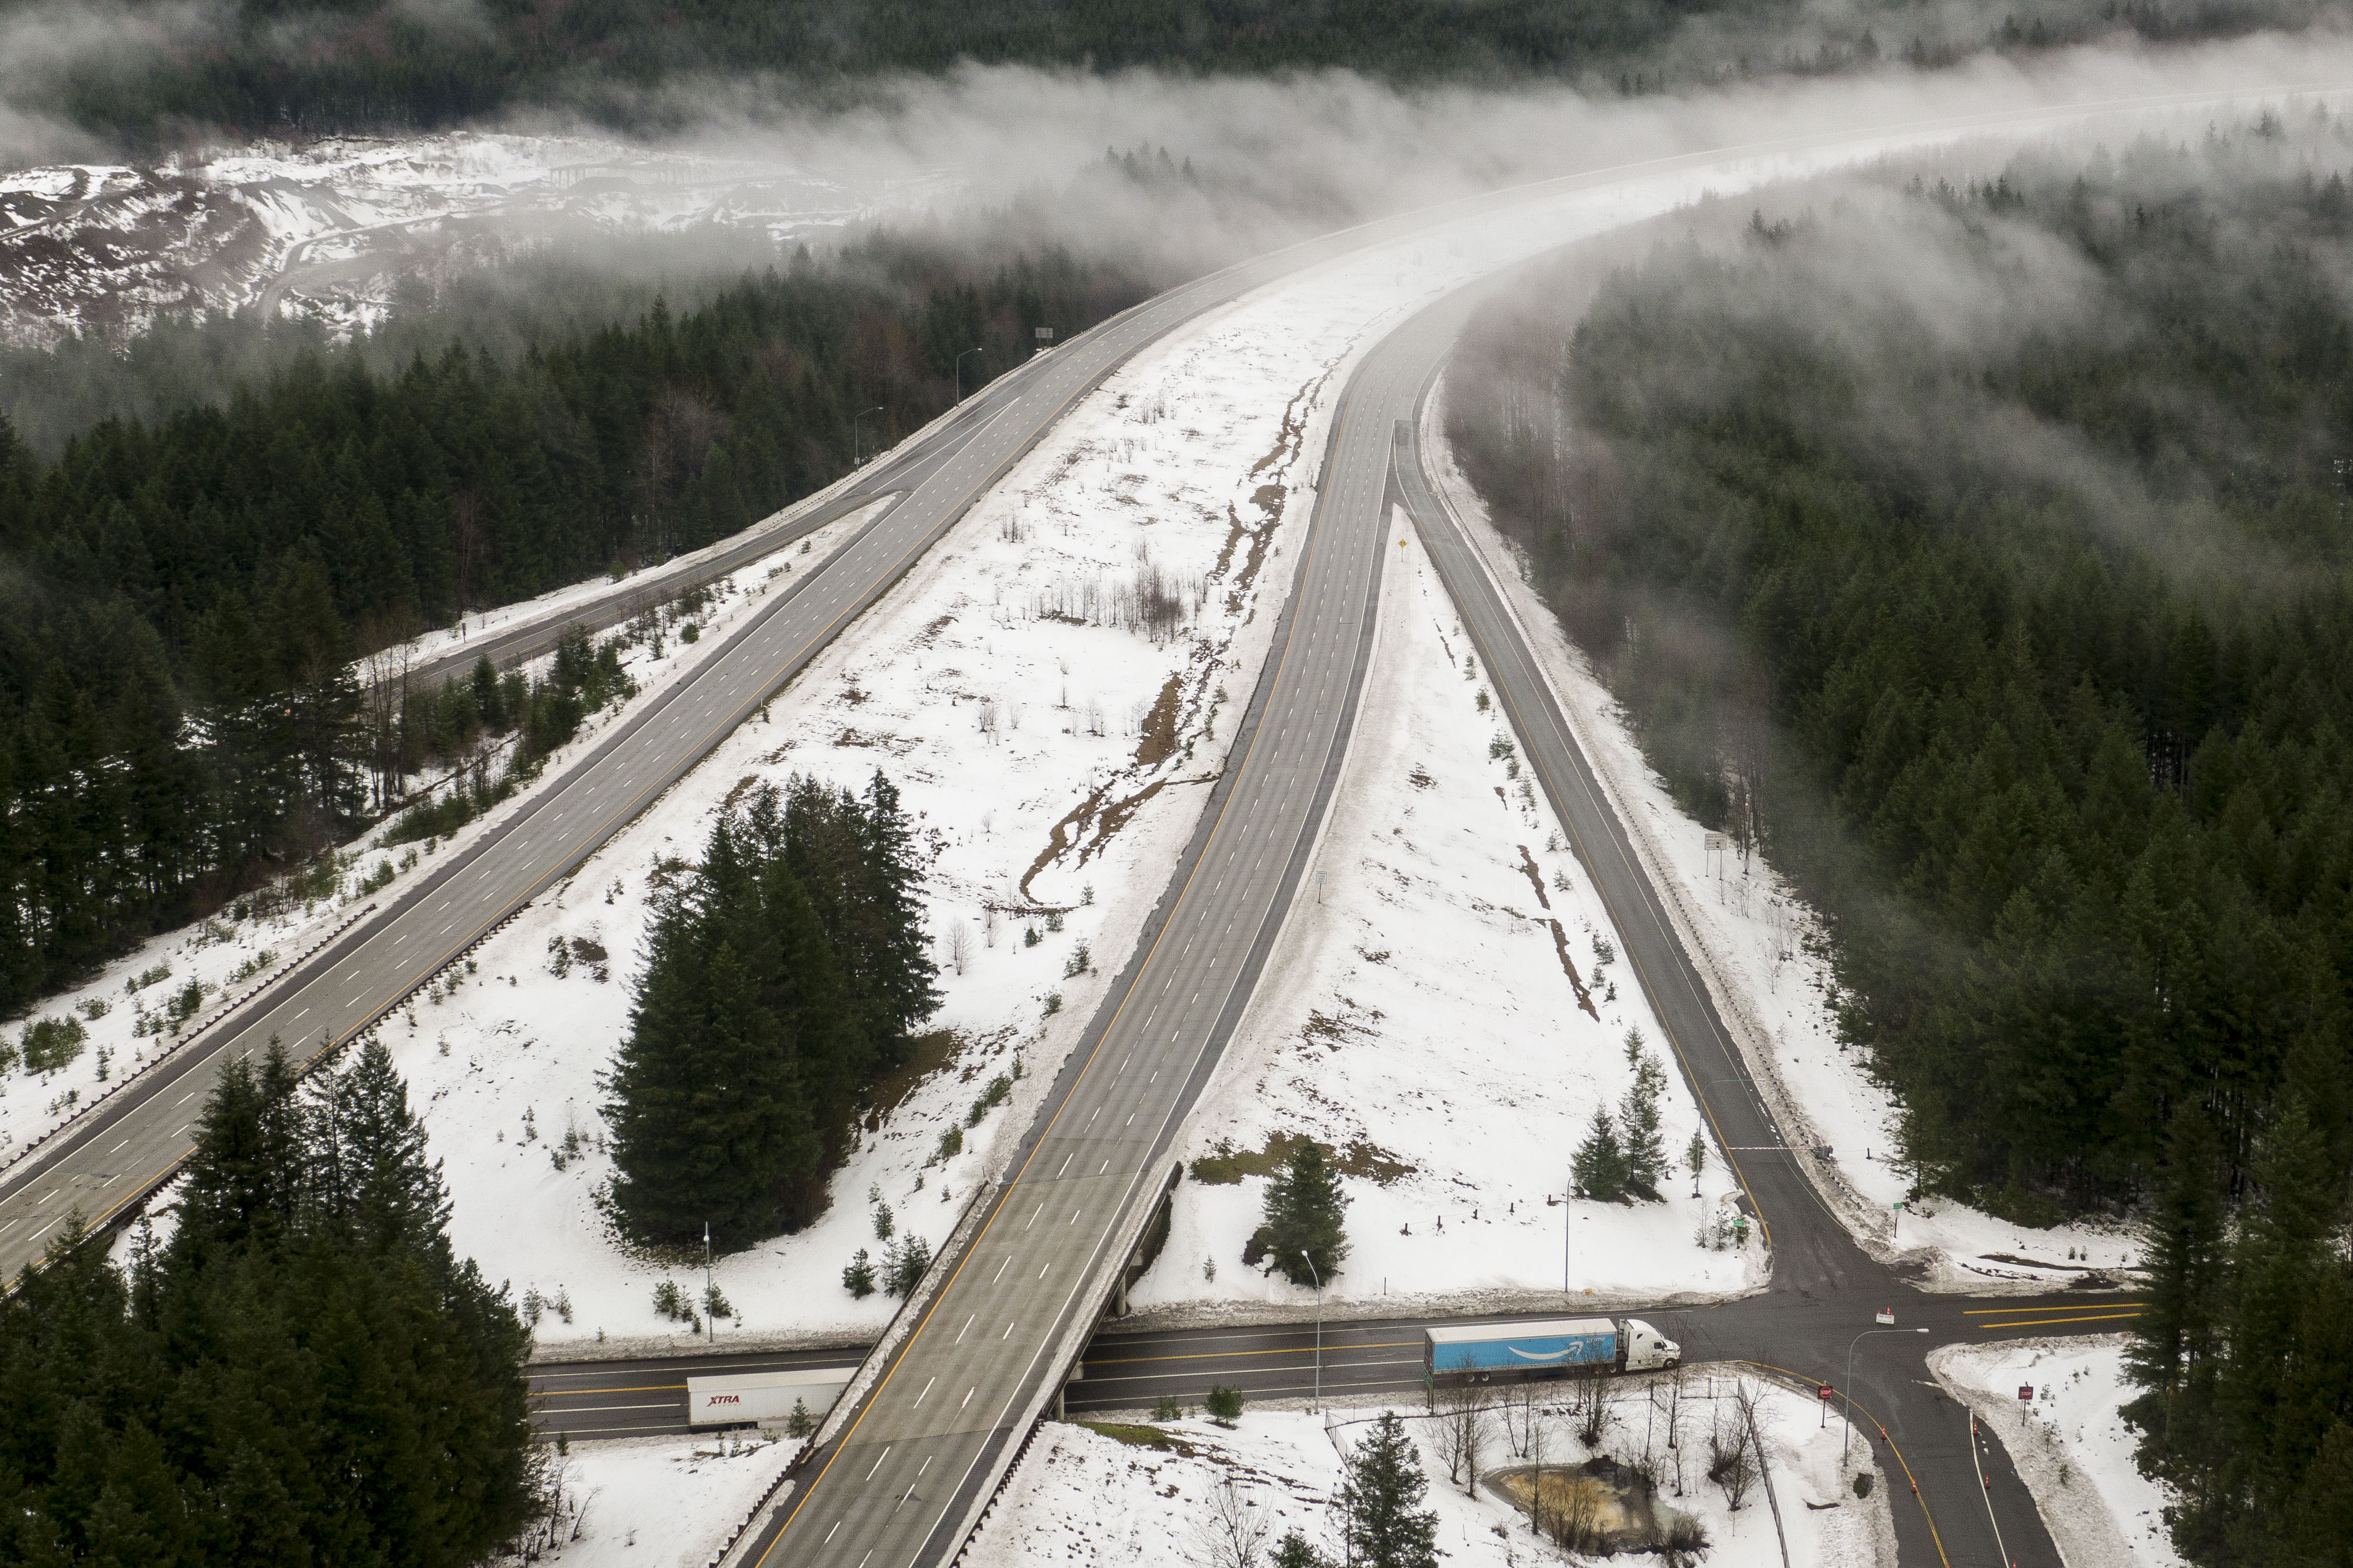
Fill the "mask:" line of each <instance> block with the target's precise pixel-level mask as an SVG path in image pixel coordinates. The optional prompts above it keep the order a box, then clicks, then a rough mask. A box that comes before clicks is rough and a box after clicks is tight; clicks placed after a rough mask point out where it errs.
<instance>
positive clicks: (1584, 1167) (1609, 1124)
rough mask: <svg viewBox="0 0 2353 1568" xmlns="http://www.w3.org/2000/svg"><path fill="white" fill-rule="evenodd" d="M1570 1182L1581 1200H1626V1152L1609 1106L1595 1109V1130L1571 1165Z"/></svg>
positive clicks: (1578, 1150) (1612, 1201)
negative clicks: (1612, 1119) (1619, 1140)
mask: <svg viewBox="0 0 2353 1568" xmlns="http://www.w3.org/2000/svg"><path fill="white" fill-rule="evenodd" d="M1569 1181H1570V1183H1571V1190H1572V1191H1573V1192H1574V1193H1575V1194H1576V1195H1577V1196H1578V1197H1580V1198H1590V1199H1592V1200H1593V1201H1594V1202H1596V1203H1604V1204H1614V1203H1619V1202H1621V1201H1622V1200H1623V1199H1624V1198H1625V1195H1626V1149H1625V1145H1623V1144H1622V1143H1620V1142H1618V1124H1617V1123H1616V1122H1615V1121H1611V1120H1610V1117H1609V1107H1608V1106H1606V1105H1597V1106H1595V1107H1594V1108H1593V1127H1592V1130H1591V1131H1588V1132H1587V1133H1586V1135H1585V1141H1584V1142H1581V1143H1579V1144H1578V1145H1577V1153H1576V1155H1575V1157H1574V1158H1572V1159H1571V1161H1570V1162H1569Z"/></svg>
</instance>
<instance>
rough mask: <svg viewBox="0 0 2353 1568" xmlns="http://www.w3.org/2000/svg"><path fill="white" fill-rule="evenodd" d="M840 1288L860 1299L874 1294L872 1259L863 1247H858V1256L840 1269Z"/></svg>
mask: <svg viewBox="0 0 2353 1568" xmlns="http://www.w3.org/2000/svg"><path fill="white" fill-rule="evenodd" d="M841 1288H842V1289H845V1290H847V1291H849V1293H850V1295H851V1296H853V1297H855V1298H856V1299H857V1300H860V1301H863V1300H866V1298H867V1297H869V1296H871V1295H872V1294H874V1260H873V1259H872V1258H870V1257H868V1256H867V1252H866V1249H865V1248H864V1247H860V1248H859V1249H858V1256H857V1257H855V1258H851V1259H850V1260H849V1267H848V1268H844V1269H843V1270H842V1271H841Z"/></svg>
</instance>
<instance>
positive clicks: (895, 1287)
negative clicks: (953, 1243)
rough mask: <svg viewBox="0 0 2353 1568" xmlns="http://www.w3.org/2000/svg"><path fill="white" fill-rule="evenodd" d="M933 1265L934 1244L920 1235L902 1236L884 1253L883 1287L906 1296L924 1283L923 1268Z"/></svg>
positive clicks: (897, 1294)
mask: <svg viewBox="0 0 2353 1568" xmlns="http://www.w3.org/2000/svg"><path fill="white" fill-rule="evenodd" d="M931 1266H932V1244H931V1243H930V1242H928V1241H925V1240H924V1239H923V1237H920V1236H907V1237H901V1238H900V1239H899V1240H897V1241H895V1242H893V1243H892V1244H891V1246H890V1247H888V1248H887V1249H885V1251H884V1252H883V1254H882V1272H883V1281H882V1288H883V1289H885V1290H888V1291H889V1292H890V1293H891V1294H892V1295H893V1296H905V1295H907V1294H908V1293H910V1292H911V1291H913V1289H914V1288H915V1287H916V1286H917V1285H918V1284H920V1283H922V1281H923V1270H925V1269H926V1268H930V1267H931Z"/></svg>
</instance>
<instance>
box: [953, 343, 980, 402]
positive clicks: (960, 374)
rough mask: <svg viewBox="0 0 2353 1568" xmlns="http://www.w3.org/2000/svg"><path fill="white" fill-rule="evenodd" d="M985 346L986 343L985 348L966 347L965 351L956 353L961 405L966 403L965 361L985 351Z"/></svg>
mask: <svg viewBox="0 0 2353 1568" xmlns="http://www.w3.org/2000/svg"><path fill="white" fill-rule="evenodd" d="M985 347H986V345H984V347H983V348H971V349H966V350H965V351H964V353H960V354H958V355H956V361H955V372H956V403H957V405H959V406H961V405H963V403H964V362H965V360H967V359H969V358H971V357H972V356H973V355H974V354H976V353H983V352H985Z"/></svg>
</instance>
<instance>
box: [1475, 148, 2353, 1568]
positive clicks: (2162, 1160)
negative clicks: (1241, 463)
mask: <svg viewBox="0 0 2353 1568" xmlns="http://www.w3.org/2000/svg"><path fill="white" fill-rule="evenodd" d="M2348 171H2353V141H2348V136H2347V134H2346V129H2345V127H2343V126H2341V125H2339V124H2337V123H2335V122H2331V121H2327V120H2325V119H2321V118H2316V117H2315V118H2306V117H2303V116H2299V118H2298V119H2297V120H2296V121H2295V123H2294V125H2293V126H2289V125H2283V124H2282V123H2280V122H2278V121H2274V120H2271V119H2269V118H2266V119H2265V120H2264V121H2262V122H2261V123H2259V124H2257V125H2254V126H2251V127H2241V128H2239V129H2237V130H2234V131H2232V132H2229V133H2227V134H2225V133H2220V132H2217V133H2213V134H2210V136H2209V137H2208V138H2207V139H2206V140H2205V142H2203V144H2202V145H2195V144H2193V145H2190V146H2186V147H2185V146H2180V145H2167V144H2163V143H2159V142H2145V143H2141V144H2137V145H2135V146H2133V147H2131V148H2129V149H2126V150H2125V151H2124V152H2122V153H2119V154H2117V155H2116V156H2114V157H2111V156H2109V155H2108V154H2107V153H2101V154H2099V155H2098V156H2097V157H2096V158H2094V160H2093V161H2092V162H2091V163H2088V164H2085V163H2083V162H2082V161H2081V160H2080V158H2078V159H2076V160H2074V161H2072V162H2069V161H2057V160H2055V156H2054V158H2029V159H2025V160H2021V162H2019V163H2015V164H2013V165H2012V166H2011V167H2010V168H2009V170H2008V171H2007V172H2005V173H2004V174H2001V175H2000V177H1999V178H1997V179H1994V180H1992V181H1990V182H1989V183H1983V184H1972V185H1969V186H1967V187H1965V188H1957V187H1954V186H1950V185H1945V184H1934V185H1929V184H1920V183H1917V182H1915V184H1912V185H1911V186H1910V187H1909V188H1908V189H1905V190H1901V191H1897V190H1891V189H1887V188H1884V187H1877V188H1864V189H1860V190H1851V191H1848V192H1846V193H1844V194H1842V195H1836V196H1834V197H1832V196H1827V195H1823V194H1821V193H1816V194H1815V195H1814V196H1813V197H1812V198H1811V202H1812V205H1801V206H1795V207H1793V209H1792V210H1791V211H1790V212H1788V213H1787V214H1785V215H1780V216H1777V217H1776V218H1774V219H1773V220H1771V221H1768V220H1767V217H1766V216H1765V215H1763V214H1761V213H1759V214H1757V216H1754V217H1753V218H1752V219H1751V221H1750V223H1749V224H1748V225H1747V226H1746V229H1745V231H1744V230H1736V229H1734V228H1733V227H1732V226H1731V225H1730V224H1729V223H1728V222H1727V223H1724V224H1722V225H1720V226H1719V229H1718V232H1717V233H1716V234H1715V237H1714V239H1713V240H1707V239H1700V238H1692V239H1686V240H1684V241H1683V242H1680V243H1676V244H1672V245H1667V246H1664V247H1662V248H1660V249H1659V250H1658V251H1656V252H1655V253H1654V254H1653V255H1652V256H1651V258H1650V259H1649V260H1647V261H1646V262H1644V263H1643V264H1642V265H1641V266H1639V267H1636V268H1631V269H1630V270H1627V271H1623V272H1621V273H1620V274H1618V275H1616V276H1615V277H1613V278H1612V279H1609V282H1608V283H1607V284H1606V286H1605V287H1604V288H1603V289H1602V290H1601V292H1600V294H1599V299H1598V300H1596V301H1595V303H1594V304H1593V306H1592V309H1591V310H1590V311H1589V313H1588V314H1586V315H1584V316H1583V318H1582V319H1581V320H1578V319H1576V317H1575V315H1574V313H1573V312H1570V311H1567V310H1563V309H1562V308H1561V307H1560V306H1559V305H1558V304H1556V303H1555V302H1554V301H1556V300H1558V299H1559V298H1560V297H1561V296H1560V295H1559V293H1558V292H1556V290H1554V289H1549V288H1546V287H1543V286H1541V284H1539V286H1538V287H1535V288H1533V289H1529V290H1527V291H1525V292H1524V293H1522V294H1521V295H1519V296H1518V297H1517V298H1515V299H1513V300H1507V301H1504V302H1503V303H1500V304H1498V305H1497V306H1495V307H1493V308H1491V309H1490V310H1488V311H1487V312H1486V314H1485V316H1484V317H1483V318H1482V320H1481V321H1479V322H1478V323H1477V324H1476V326H1475V327H1474V329H1473V331H1472V341H1471V344H1470V347H1469V349H1468V351H1467V352H1468V355H1469V357H1468V359H1467V361H1466V362H1465V363H1459V364H1458V366H1457V368H1456V371H1455V373H1454V374H1453V375H1452V376H1451V379H1450V385H1451V386H1452V387H1453V388H1454V389H1455V391H1454V393H1453V394H1452V395H1451V398H1452V400H1451V431H1452V434H1453V437H1454V438H1455V440H1456V442H1457V444H1458V446H1459V447H1460V448H1461V451H1462V452H1463V454H1464V457H1465V460H1466V463H1467V466H1468V468H1469V469H1470V471H1471V473H1472V477H1473V479H1474V480H1475V481H1476V482H1477V484H1478V485H1479V487H1480V488H1481V489H1482V492H1483V493H1484V494H1485V495H1486V496H1487V497H1488V498H1489V499H1490V500H1491V501H1492V502H1493V503H1494V506H1495V510H1496V515H1497V518H1498V521H1499V522H1501V523H1502V524H1503V526H1504V527H1505V529H1506V530H1507V531H1509V532H1511V533H1512V534H1513V535H1514V537H1515V538H1516V539H1517V540H1518V541H1519V542H1521V543H1522V544H1523V545H1525V547H1526V549H1527V551H1528V555H1529V560H1530V563H1531V566H1532V570H1533V571H1534V573H1535V578H1536V581H1537V583H1538V584H1539V586H1540V588H1541V590H1542V591H1543V592H1544V594H1545V595H1546V596H1547V598H1548V599H1549V601H1550V602H1551V603H1552V604H1553V605H1556V607H1557V609H1558V611H1559V613H1560V614H1561V616H1562V617H1563V619H1564V621H1565V623H1566V624H1567V626H1568V627H1569V628H1570V630H1571V633H1572V635H1573V636H1574V637H1576V638H1577V641H1578V642H1579V643H1580V644H1581V645H1582V646H1583V647H1585V648H1586V649H1588V651H1589V652H1590V653H1591V654H1592V656H1593V657H1594V658H1595V660H1596V662H1597V664H1598V665H1599V667H1600V668H1601V669H1602V670H1603V672H1604V673H1605V675H1606V677H1607V679H1609V682H1610V684H1611V687H1612V689H1614V690H1615V691H1616V693H1617V694H1618V695H1619V696H1620V698H1621V699H1622V700H1624V701H1625V703H1626V705H1627V707H1628V709H1629V710H1630V714H1631V716H1632V718H1633V720H1634V721H1635V723H1636V725H1637V727H1638V730H1639V731H1640V733H1641V739H1642V742H1643V744H1644V746H1645V748H1646V751H1647V753H1648V755H1649V756H1650V758H1651V762H1652V763H1654V765H1656V766H1657V767H1658V768H1659V770H1660V771H1661V773H1662V774H1663V775H1664V777H1665V778H1666V780H1667V781H1668V782H1669V784H1670V785H1671V786H1672V788H1673V789H1674V791H1675V792H1676V794H1677V795H1678V796H1679V797H1680V798H1681V799H1682V800H1683V802H1684V803H1685V805H1687V806H1688V807H1689V808H1690V809H1692V810H1693V811H1694V813H1695V814H1697V815H1699V816H1701V817H1703V819H1704V820H1705V821H1707V822H1708V823H1709V824H1711V825H1714V826H1724V827H1725V828H1727V829H1729V830H1731V831H1732V832H1734V833H1736V835H1738V836H1739V837H1741V839H1742V840H1743V842H1744V843H1746V844H1753V845H1756V846H1757V847H1761V849H1762V851H1763V853H1764V854H1765V855H1766V856H1767V858H1769V859H1770V860H1771V861H1772V862H1773V863H1774V864H1775V865H1776V866H1777V867H1778V868H1781V869H1782V870H1784V871H1785V872H1787V873H1788V874H1789V875H1791V876H1792V877H1794V878H1795V879H1796V880H1797V881H1798V882H1799V885H1800V886H1801V887H1802V888H1803V889H1804V891H1805V892H1806V894H1807V895H1808V897H1809V898H1810V900H1812V901H1813V902H1814V904H1815V905H1816V907H1817V908H1819V909H1820V910H1822V911H1823V912H1824V914H1825V916H1826V917H1827V920H1828V922H1829V931H1830V936H1831V942H1832V944H1833V951H1834V958H1835V963H1836V966H1837V973H1838V975H1839V977H1840V980H1841V984H1842V985H1843V988H1844V989H1843V994H1842V996H1841V1004H1842V1014H1841V1022H1842V1031H1843V1034H1844V1037H1845V1043H1846V1044H1847V1046H1848V1047H1851V1048H1854V1049H1859V1050H1863V1051H1867V1052H1869V1053H1870V1058H1871V1060H1872V1062H1873V1066H1874V1067H1875V1068H1876V1069H1877V1071H1878V1072H1879V1073H1880V1074H1881V1075H1882V1076H1883V1077H1884V1078H1885V1079H1887V1080H1888V1081H1889V1082H1890V1083H1891V1084H1892V1085H1893V1086H1894V1088H1895V1089H1897V1090H1898V1091H1899V1093H1900V1095H1901V1097H1902V1100H1903V1103H1904V1106H1905V1125H1904V1134H1903V1135H1904V1142H1905V1157H1906V1158H1907V1159H1909V1160H1910V1161H1911V1162H1913V1163H1914V1164H1915V1167H1916V1171H1917V1176H1918V1181H1919V1183H1920V1184H1921V1186H1922V1187H1924V1188H1926V1189H1932V1190H1938V1191H1944V1192H1948V1193H1956V1194H1964V1195H1967V1196H1968V1197H1971V1198H1973V1199H1975V1200H1976V1201H1978V1202H1980V1203H1983V1204H1986V1205H1989V1206H1991V1207H1993V1208H1995V1209H1996V1210H1997V1211H1999V1212H2003V1213H2007V1214H2010V1215H2014V1216H2016V1217H2019V1218H2021V1219H2026V1220H2030V1221H2031V1220H2033V1219H2035V1218H2037V1217H2039V1216H2044V1215H2052V1214H2053V1213H2055V1212H2056V1211H2057V1210H2058V1209H2060V1208H2062V1207H2066V1208H2080V1207H2084V1206H2101V1205H2126V1204H2135V1203H2143V1204H2148V1205H2153V1206H2152V1210H2151V1212H2153V1213H2154V1215H2155V1216H2156V1234H2155V1237H2154V1241H2155V1246H2154V1247H2153V1251H2152V1256H2153V1258H2154V1259H2155V1262H2156V1269H2155V1279H2154V1285H2155V1289H2153V1291H2152V1301H2153V1307H2152V1310H2151V1311H2150V1313H2149V1314H2148V1315H2147V1318H2146V1319H2145V1320H2144V1322H2145V1324H2146V1325H2147V1337H2146V1341H2145V1342H2144V1345H2143V1347H2142V1366H2143V1375H2144V1377H2145V1380H2146V1382H2147V1384H2148V1386H2149V1387H2150V1388H2151V1389H2152V1391H2153V1392H2152V1394H2151V1396H2150V1398H2149V1399H2148V1400H2147V1401H2145V1402H2144V1404H2143V1405H2142V1406H2141V1407H2140V1409H2139V1412H2138V1414H2139V1417H2140V1419H2142V1420H2143V1421H2144V1422H2145V1423H2146V1424H2147V1426H2149V1428H2150V1430H2151V1432H2152V1436H2151V1438H2150V1443H2149V1447H2148V1449H2147V1455H2148V1458H2149V1460H2150V1462H2151V1463H2153V1464H2158V1465H2159V1466H2161V1467H2162V1468H2164V1469H2166V1471H2167V1472H2168V1474H2169V1475H2170V1476H2171V1477H2172V1478H2173V1479H2176V1480H2177V1481H2179V1482H2180V1483H2181V1484H2182V1486H2183V1488H2184V1492H2183V1496H2184V1498H2185V1503H2184V1507H2183V1510H2182V1512H2181V1515H2180V1517H2179V1520H2178V1521H2177V1533H2178V1535H2179V1539H2180V1541H2181V1543H2182V1545H2183V1546H2184V1547H2185V1549H2187V1550H2189V1551H2190V1552H2192V1554H2193V1555H2194V1556H2196V1557H2197V1558H2198V1560H2200V1561H2201V1562H2213V1563H2241V1562H2274V1561H2276V1562H2305V1561H2317V1560H2321V1559H2320V1558H2318V1557H2315V1556H2313V1555H2310V1554H2308V1553H2309V1549H2311V1548H2312V1547H2313V1546H2314V1544H2315V1542H2316V1541H2321V1540H2327V1539H2330V1538H2329V1537H2328V1536H2327V1530H2328V1529H2329V1528H2331V1527H2329V1526H2327V1524H2326V1523H2325V1522H2324V1521H2327V1520H2330V1519H2340V1520H2341V1519H2343V1518H2345V1517H2347V1515H2346V1514H2345V1512H2344V1510H2345V1509H2346V1508H2347V1506H2348V1497H2353V1426H2348V1424H2347V1423H2348V1421H2353V1370H2348V1369H2353V1269H2348V1258H2347V1253H2346V1247H2345V1245H2344V1238H2345V1236H2346V1234H2347V1232H2346V1228H2345V1226H2346V1222H2347V1218H2348V1208H2347V1196H2348V1171H2349V1170H2353V1092H2348V1086H2347V1073H2348V1038H2353V1035H2348V1026H2353V990H2348V987H2353V812H2348V792H2353V570H2348V568H2353V521H2348V518H2349V517H2353V504H2349V503H2348V461H2347V458H2348V454H2353V303H2348V298H2349V297H2348V292H2347V289H2346V283H2347V280H2348V279H2353V198H2348V188H2347V175H2348ZM2331 1456H2333V1457H2331ZM2330 1510H2336V1511H2334V1512H2332V1511H2330ZM2308 1528H2313V1529H2319V1530H2321V1531H2322V1535H2321V1536H2320V1537H2310V1536H2308V1534H2307V1533H2306V1531H2307V1529H2308ZM2333 1539H2334V1541H2335V1543H2336V1547H2337V1548H2341V1546H2342V1542H2343V1540H2344V1536H2343V1535H2342V1534H2341V1533H2339V1534H2337V1536H2335V1537H2334V1538H2333ZM2329 1560H2332V1561H2333V1560H2336V1559H2329Z"/></svg>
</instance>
